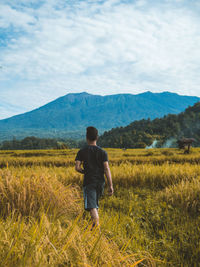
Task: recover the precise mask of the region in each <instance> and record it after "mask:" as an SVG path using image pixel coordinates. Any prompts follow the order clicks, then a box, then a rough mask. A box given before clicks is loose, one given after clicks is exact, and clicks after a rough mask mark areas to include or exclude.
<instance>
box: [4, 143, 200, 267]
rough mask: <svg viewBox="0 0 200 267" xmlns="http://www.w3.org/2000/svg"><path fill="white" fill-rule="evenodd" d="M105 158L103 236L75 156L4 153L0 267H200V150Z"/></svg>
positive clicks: (118, 153)
mask: <svg viewBox="0 0 200 267" xmlns="http://www.w3.org/2000/svg"><path fill="white" fill-rule="evenodd" d="M106 150H107V152H108V155H109V161H110V167H111V172H112V177H113V184H114V190H115V193H114V195H113V196H112V197H108V195H107V192H106V190H105V194H104V197H103V198H102V200H101V201H100V210H99V213H100V225H101V232H99V229H95V230H94V231H90V227H91V221H90V219H89V216H88V214H87V213H84V211H83V200H82V198H83V196H82V178H83V177H82V175H80V174H78V173H76V172H75V170H74V158H75V155H76V153H77V150H75V149H71V150H43V151H42V150H40V151H39V150H38V151H0V266H12V267H13V266H26V267H27V266H59V267H62V266H63V267H64V266H88V267H89V266H132V267H133V266H184V267H185V266H188V267H189V266H190V267H191V266H199V262H200V238H199V236H200V165H199V164H200V149H198V148H196V149H194V148H193V149H192V151H191V154H190V155H185V154H183V151H180V150H177V149H149V150H145V149H143V150H142V149H137V150H136V149H135V150H134V149H130V150H129V149H127V150H126V151H123V150H120V149H106Z"/></svg>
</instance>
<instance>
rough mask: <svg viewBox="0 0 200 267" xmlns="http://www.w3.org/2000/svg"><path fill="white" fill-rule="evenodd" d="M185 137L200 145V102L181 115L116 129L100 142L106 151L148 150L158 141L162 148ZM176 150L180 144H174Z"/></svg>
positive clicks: (107, 132) (140, 121) (145, 120)
mask: <svg viewBox="0 0 200 267" xmlns="http://www.w3.org/2000/svg"><path fill="white" fill-rule="evenodd" d="M183 137H188V138H191V137H192V138H194V139H196V141H195V143H194V144H193V145H194V146H199V145H200V102H197V103H196V104H194V105H193V106H192V107H190V106H189V107H188V108H187V109H186V110H185V111H184V112H181V113H180V114H178V115H175V114H169V115H166V116H164V117H163V118H156V119H154V120H151V119H143V120H139V121H134V122H132V123H130V124H129V125H128V126H126V127H117V128H113V129H111V130H110V131H106V132H104V134H103V135H102V136H100V138H99V145H100V146H102V147H114V148H117V147H118V148H145V147H146V146H150V145H151V144H152V143H153V141H154V140H157V147H162V146H163V145H164V144H165V142H166V141H167V140H169V139H173V140H178V139H181V138H183ZM173 145H174V146H176V142H174V144H173Z"/></svg>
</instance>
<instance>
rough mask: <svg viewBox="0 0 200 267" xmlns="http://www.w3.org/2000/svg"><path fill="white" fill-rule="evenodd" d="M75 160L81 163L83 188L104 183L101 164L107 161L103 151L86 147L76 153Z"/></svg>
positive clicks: (96, 147) (95, 147)
mask: <svg viewBox="0 0 200 267" xmlns="http://www.w3.org/2000/svg"><path fill="white" fill-rule="evenodd" d="M75 160H79V161H82V162H83V169H84V180H83V186H85V185H87V184H91V183H95V184H96V183H104V182H105V178H104V166H103V162H105V161H108V155H107V152H106V151H105V150H103V149H102V148H100V147H99V146H94V145H87V146H86V147H84V148H82V149H80V150H79V151H78V153H77V155H76V158H75Z"/></svg>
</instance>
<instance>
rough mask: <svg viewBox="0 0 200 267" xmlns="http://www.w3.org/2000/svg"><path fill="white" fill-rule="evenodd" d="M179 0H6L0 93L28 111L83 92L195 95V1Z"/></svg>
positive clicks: (199, 63)
mask: <svg viewBox="0 0 200 267" xmlns="http://www.w3.org/2000/svg"><path fill="white" fill-rule="evenodd" d="M176 2H177V3H176ZM176 2H172V1H169V0H168V1H167V0H166V1H162V2H161V1H154V2H153V1H152V2H151V3H150V4H149V1H145V0H137V1H119V0H107V1H77V0H74V1H68V2H66V1H62V0H59V1H56V0H51V1H44V2H43V3H41V2H40V1H32V2H31V4H30V2H29V5H28V6H27V4H26V2H25V1H20V5H19V4H17V2H15V1H12V3H11V2H9V1H7V4H4V3H3V4H2V7H3V9H2V8H1V9H0V25H1V27H2V28H4V30H5V32H6V31H9V35H8V37H7V35H5V36H4V37H3V38H4V39H5V40H6V38H7V39H8V40H7V42H8V44H7V45H6V46H3V47H2V48H1V47H0V52H1V50H2V51H3V53H1V54H0V65H1V66H3V68H2V69H0V83H1V84H2V85H1V87H0V97H1V98H3V99H5V100H6V101H7V102H8V101H9V102H10V103H12V104H14V103H16V102H17V103H18V104H20V105H22V106H24V107H26V108H27V110H28V109H31V108H34V107H37V106H40V105H43V104H45V103H46V102H48V101H51V100H53V99H55V98H56V97H58V96H61V95H64V94H66V93H69V92H81V91H88V92H90V93H94V94H95V93H98V94H113V93H119V92H120V93H123V92H124V93H139V92H143V91H146V90H151V91H154V92H159V91H163V90H169V91H174V92H178V93H181V94H188V95H198V96H200V90H199V84H200V76H199V75H198V70H199V67H200V52H199V46H200V34H199V33H200V30H199V28H200V17H199V15H198V13H197V12H196V10H197V9H198V5H197V2H196V1H193V4H190V2H188V1H176ZM22 4H23V5H22ZM195 4H196V9H195V8H194V5H195ZM11 25H12V27H11ZM10 81H12V83H11V82H10ZM11 95H12V97H10V96H11ZM0 118H1V115H0Z"/></svg>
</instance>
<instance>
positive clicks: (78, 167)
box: [75, 160, 84, 174]
mask: <svg viewBox="0 0 200 267" xmlns="http://www.w3.org/2000/svg"><path fill="white" fill-rule="evenodd" d="M75 170H76V171H77V172H80V173H81V174H84V170H83V168H82V167H81V161H79V160H76V165H75Z"/></svg>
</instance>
